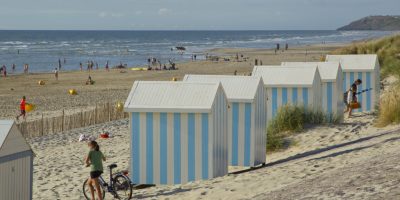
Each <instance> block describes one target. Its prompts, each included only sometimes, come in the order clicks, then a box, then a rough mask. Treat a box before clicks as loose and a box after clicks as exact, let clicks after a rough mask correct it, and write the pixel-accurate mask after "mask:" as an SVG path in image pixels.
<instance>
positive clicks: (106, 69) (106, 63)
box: [106, 60, 109, 71]
mask: <svg viewBox="0 0 400 200" xmlns="http://www.w3.org/2000/svg"><path fill="white" fill-rule="evenodd" d="M106 71H109V69H108V60H107V62H106Z"/></svg>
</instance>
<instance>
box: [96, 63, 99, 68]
mask: <svg viewBox="0 0 400 200" xmlns="http://www.w3.org/2000/svg"><path fill="white" fill-rule="evenodd" d="M97 69H99V63H97V62H96V70H97Z"/></svg>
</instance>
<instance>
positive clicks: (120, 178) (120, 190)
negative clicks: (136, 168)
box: [83, 164, 133, 200]
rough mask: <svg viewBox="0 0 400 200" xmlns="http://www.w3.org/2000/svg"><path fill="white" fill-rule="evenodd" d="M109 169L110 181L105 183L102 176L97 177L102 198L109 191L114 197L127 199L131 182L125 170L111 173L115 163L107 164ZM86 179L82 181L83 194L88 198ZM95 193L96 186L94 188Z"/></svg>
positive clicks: (88, 199)
mask: <svg viewBox="0 0 400 200" xmlns="http://www.w3.org/2000/svg"><path fill="white" fill-rule="evenodd" d="M107 167H108V168H109V171H110V181H109V183H107V182H106V181H105V180H104V179H103V177H102V176H100V177H99V184H100V188H101V190H102V194H103V199H104V198H105V195H106V192H109V193H111V194H112V195H113V197H114V198H116V199H121V200H125V199H126V200H129V199H131V198H132V189H133V187H132V184H131V180H130V179H129V177H128V176H127V172H126V171H122V172H117V173H115V174H113V173H112V169H114V168H116V167H117V165H116V164H111V165H109V166H107ZM87 181H88V179H86V180H85V181H84V182H83V194H84V195H85V198H86V199H87V200H90V196H91V195H90V189H89V186H88V184H87ZM94 190H95V191H94V192H95V193H96V188H94Z"/></svg>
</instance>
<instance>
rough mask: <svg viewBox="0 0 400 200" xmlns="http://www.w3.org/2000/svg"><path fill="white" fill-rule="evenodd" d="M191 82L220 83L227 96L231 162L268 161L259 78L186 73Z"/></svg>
mask: <svg viewBox="0 0 400 200" xmlns="http://www.w3.org/2000/svg"><path fill="white" fill-rule="evenodd" d="M183 81H188V82H206V83H207V82H221V84H222V87H223V88H224V90H225V92H226V96H227V98H228V103H229V108H228V162H229V165H232V166H248V167H254V166H257V165H259V164H264V163H265V145H266V141H265V134H266V122H267V119H266V113H267V110H266V98H265V90H264V82H263V81H262V78H260V77H251V76H225V75H186V76H185V77H184V78H183Z"/></svg>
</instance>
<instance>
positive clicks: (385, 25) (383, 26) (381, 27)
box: [337, 16, 400, 31]
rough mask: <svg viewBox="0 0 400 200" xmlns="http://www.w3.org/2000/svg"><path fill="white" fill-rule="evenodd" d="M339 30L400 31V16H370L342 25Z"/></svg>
mask: <svg viewBox="0 0 400 200" xmlns="http://www.w3.org/2000/svg"><path fill="white" fill-rule="evenodd" d="M337 30H339V31H353V30H363V31H400V16H368V17H364V18H362V19H359V20H357V21H354V22H351V23H350V24H348V25H346V26H343V27H340V28H338V29H337Z"/></svg>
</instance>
